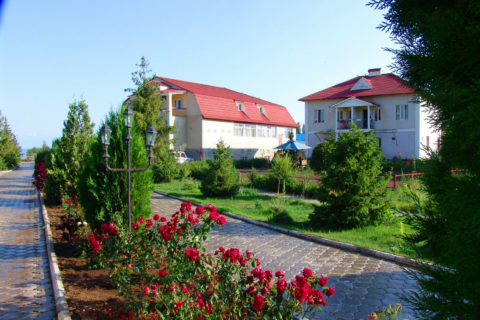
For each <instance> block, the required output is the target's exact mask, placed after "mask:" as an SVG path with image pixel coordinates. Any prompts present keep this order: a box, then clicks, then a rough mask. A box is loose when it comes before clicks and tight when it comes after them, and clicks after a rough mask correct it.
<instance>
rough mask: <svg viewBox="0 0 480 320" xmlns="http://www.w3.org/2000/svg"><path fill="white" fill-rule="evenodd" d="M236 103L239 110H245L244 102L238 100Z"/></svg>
mask: <svg viewBox="0 0 480 320" xmlns="http://www.w3.org/2000/svg"><path fill="white" fill-rule="evenodd" d="M235 104H236V105H237V109H238V111H244V110H245V106H244V105H243V102H239V101H236V102H235Z"/></svg>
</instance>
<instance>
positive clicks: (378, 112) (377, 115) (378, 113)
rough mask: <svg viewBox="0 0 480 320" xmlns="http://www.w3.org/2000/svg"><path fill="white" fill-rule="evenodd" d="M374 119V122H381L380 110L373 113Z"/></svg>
mask: <svg viewBox="0 0 480 320" xmlns="http://www.w3.org/2000/svg"><path fill="white" fill-rule="evenodd" d="M374 117H375V118H374V119H375V121H380V120H382V110H380V109H375V113H374Z"/></svg>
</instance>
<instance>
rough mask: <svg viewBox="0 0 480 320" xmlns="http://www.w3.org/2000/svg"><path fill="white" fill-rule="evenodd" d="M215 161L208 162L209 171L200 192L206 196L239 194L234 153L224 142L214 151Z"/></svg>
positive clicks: (218, 144)
mask: <svg viewBox="0 0 480 320" xmlns="http://www.w3.org/2000/svg"><path fill="white" fill-rule="evenodd" d="M213 155H214V159H213V160H208V170H207V173H206V175H205V177H204V179H203V180H202V185H201V187H200V190H201V191H202V193H203V194H204V195H206V196H214V197H215V196H217V197H230V196H234V195H236V194H237V193H238V190H239V188H240V187H239V185H238V173H237V171H236V170H235V166H234V164H233V158H232V152H231V151H230V148H229V147H228V146H226V145H225V142H223V140H220V141H219V142H218V143H217V149H216V150H214V151H213Z"/></svg>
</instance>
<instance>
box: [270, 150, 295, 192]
mask: <svg viewBox="0 0 480 320" xmlns="http://www.w3.org/2000/svg"><path fill="white" fill-rule="evenodd" d="M294 176H295V169H294V168H293V163H292V160H291V158H290V156H289V155H288V154H286V155H284V156H277V157H275V159H274V160H273V162H272V171H270V177H271V178H275V179H276V180H277V181H278V185H277V193H280V183H281V184H282V191H283V193H286V191H287V189H286V183H287V181H291V180H293V179H294Z"/></svg>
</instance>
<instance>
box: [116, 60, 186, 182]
mask: <svg viewBox="0 0 480 320" xmlns="http://www.w3.org/2000/svg"><path fill="white" fill-rule="evenodd" d="M136 66H137V67H138V70H137V71H135V72H132V82H133V83H134V85H135V88H130V89H125V90H126V91H128V92H131V93H132V95H131V96H130V97H129V99H128V103H130V105H131V107H132V108H133V110H134V111H135V124H136V126H137V129H138V131H139V132H141V133H142V135H143V137H145V131H146V130H147V128H148V127H149V126H150V125H152V126H153V127H154V128H155V130H157V132H158V136H157V140H156V142H155V145H154V147H153V154H154V155H155V163H154V166H153V170H154V178H155V181H170V180H171V179H173V178H174V177H175V176H176V174H177V172H178V168H177V166H176V161H175V157H174V155H173V154H172V153H171V152H169V149H170V144H171V143H172V141H171V140H170V138H169V135H170V134H171V133H172V132H173V130H174V127H170V126H169V125H168V123H167V116H168V114H167V113H165V112H162V110H163V108H164V100H163V99H162V98H161V96H160V95H159V91H158V88H157V87H155V86H154V85H152V83H151V80H152V79H153V78H154V75H152V74H151V72H152V70H151V69H150V67H149V63H148V60H147V59H145V57H141V59H140V63H139V64H137V65H136Z"/></svg>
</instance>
